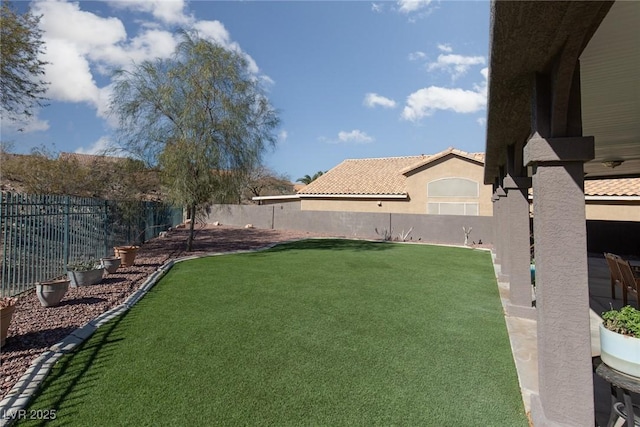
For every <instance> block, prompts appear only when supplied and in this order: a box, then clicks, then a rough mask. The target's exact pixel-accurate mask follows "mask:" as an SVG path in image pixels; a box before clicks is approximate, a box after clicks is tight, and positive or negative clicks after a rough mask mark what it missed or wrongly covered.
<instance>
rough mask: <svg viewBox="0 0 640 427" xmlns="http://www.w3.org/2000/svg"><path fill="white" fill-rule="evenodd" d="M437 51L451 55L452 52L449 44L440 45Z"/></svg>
mask: <svg viewBox="0 0 640 427" xmlns="http://www.w3.org/2000/svg"><path fill="white" fill-rule="evenodd" d="M438 49H439V50H440V51H442V52H446V53H451V52H453V48H452V47H451V45H450V44H449V43H440V44H439V45H438Z"/></svg>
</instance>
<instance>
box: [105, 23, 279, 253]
mask: <svg viewBox="0 0 640 427" xmlns="http://www.w3.org/2000/svg"><path fill="white" fill-rule="evenodd" d="M181 38H182V40H181V42H180V43H179V45H178V47H177V48H176V51H175V53H174V55H173V57H172V58H170V59H166V60H165V59H156V60H154V61H145V62H142V63H141V64H138V65H136V66H135V67H134V68H133V69H132V70H130V71H129V70H121V71H119V72H118V73H117V75H116V78H115V85H114V92H113V97H112V100H111V111H112V112H113V113H114V114H115V115H116V116H117V117H118V120H119V124H120V135H119V136H120V138H119V140H120V143H121V145H122V148H124V149H125V150H127V151H129V152H131V153H133V154H135V155H136V156H137V157H139V158H141V159H144V160H145V161H146V162H148V164H150V165H158V166H159V168H160V171H161V174H162V177H163V182H164V183H165V184H166V185H167V188H168V196H169V198H170V200H171V201H172V202H173V203H175V204H177V205H181V206H185V207H186V208H187V211H188V213H189V216H190V217H191V218H193V219H195V216H196V214H197V213H199V212H202V211H203V210H205V209H206V208H207V207H208V206H209V205H210V204H211V203H223V202H225V201H228V200H230V199H231V200H237V195H238V194H240V193H241V191H242V188H243V185H245V183H246V181H247V180H246V176H247V174H248V173H249V172H250V171H252V170H254V169H255V168H256V167H258V166H259V165H260V163H261V158H262V154H263V153H264V151H265V150H266V149H267V148H268V147H269V146H273V145H275V141H276V137H275V134H274V132H273V131H274V129H275V128H276V127H277V126H278V123H279V120H278V116H277V113H276V111H275V110H274V109H273V108H272V107H271V105H270V104H269V102H268V100H267V98H266V96H265V95H264V92H263V90H262V89H261V87H260V85H259V81H258V79H257V78H256V76H255V75H253V74H251V72H250V71H249V69H248V64H247V61H246V60H245V58H244V57H243V56H242V55H240V54H239V53H237V52H234V51H231V50H228V49H225V48H224V47H222V46H220V45H218V44H215V43H212V42H210V41H207V40H205V39H202V38H200V37H199V36H198V35H197V34H195V33H187V32H183V33H182V34H181ZM234 197H235V199H234ZM194 222H195V221H191V228H190V233H189V239H188V242H187V249H188V250H191V244H192V240H193V229H194V228H193V226H194Z"/></svg>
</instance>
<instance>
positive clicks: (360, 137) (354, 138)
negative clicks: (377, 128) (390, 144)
mask: <svg viewBox="0 0 640 427" xmlns="http://www.w3.org/2000/svg"><path fill="white" fill-rule="evenodd" d="M338 141H339V142H356V143H361V144H366V143H368V142H373V138H372V137H370V136H369V135H367V134H366V133H365V132H362V131H361V130H358V129H354V130H352V131H350V132H345V131H340V132H338Z"/></svg>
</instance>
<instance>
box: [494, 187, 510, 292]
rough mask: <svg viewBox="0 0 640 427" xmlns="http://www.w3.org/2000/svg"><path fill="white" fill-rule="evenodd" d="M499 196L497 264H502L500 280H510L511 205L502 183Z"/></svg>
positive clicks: (498, 189) (498, 191)
mask: <svg viewBox="0 0 640 427" xmlns="http://www.w3.org/2000/svg"><path fill="white" fill-rule="evenodd" d="M495 194H496V196H497V197H498V201H497V202H496V206H497V207H498V216H497V218H496V219H497V221H496V230H497V232H498V233H499V234H498V236H497V245H498V252H497V254H496V261H495V262H496V264H500V277H498V280H499V281H501V282H506V281H508V279H509V278H508V274H509V272H508V263H509V240H508V235H509V227H508V220H509V211H508V208H509V206H508V205H507V193H506V192H505V191H504V187H502V185H500V186H498V188H497V189H496V192H495Z"/></svg>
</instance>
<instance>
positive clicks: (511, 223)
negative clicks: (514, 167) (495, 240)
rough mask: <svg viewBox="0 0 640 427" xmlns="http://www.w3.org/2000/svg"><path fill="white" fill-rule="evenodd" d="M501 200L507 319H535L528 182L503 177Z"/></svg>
mask: <svg viewBox="0 0 640 427" xmlns="http://www.w3.org/2000/svg"><path fill="white" fill-rule="evenodd" d="M503 185H504V188H505V190H506V192H507V197H506V199H505V201H506V205H507V207H508V211H509V216H508V218H507V221H508V224H507V227H508V230H509V232H508V233H506V234H507V236H506V237H507V241H508V244H507V248H508V251H509V264H508V265H507V269H508V270H507V271H506V274H507V275H508V276H509V304H508V306H507V312H508V314H509V315H511V316H517V317H525V318H528V319H535V316H536V312H535V309H534V308H533V307H532V305H531V303H532V300H533V299H532V295H533V292H532V291H533V290H532V286H531V270H530V252H529V233H530V231H529V200H528V190H529V187H530V186H531V179H530V178H527V177H520V176H511V175H507V176H506V177H505V178H504V184H503Z"/></svg>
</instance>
